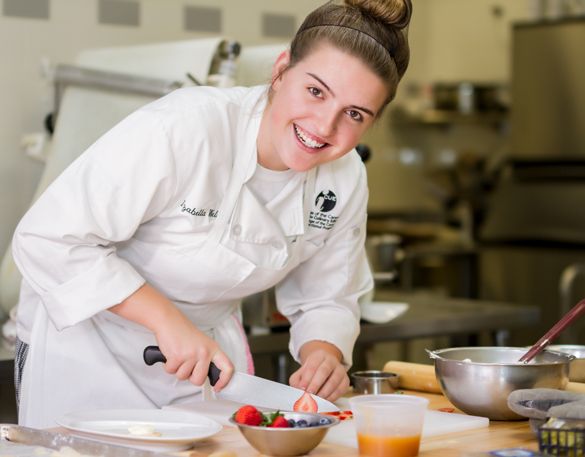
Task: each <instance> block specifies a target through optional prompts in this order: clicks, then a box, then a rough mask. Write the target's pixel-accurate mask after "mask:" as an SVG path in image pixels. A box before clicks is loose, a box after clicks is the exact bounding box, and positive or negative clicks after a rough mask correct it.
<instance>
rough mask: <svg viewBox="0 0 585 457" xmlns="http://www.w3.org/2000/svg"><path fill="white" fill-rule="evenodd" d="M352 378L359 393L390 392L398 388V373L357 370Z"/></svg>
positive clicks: (355, 390)
mask: <svg viewBox="0 0 585 457" xmlns="http://www.w3.org/2000/svg"><path fill="white" fill-rule="evenodd" d="M351 379H352V381H353V391H354V393H358V394H372V395H373V394H390V393H393V392H394V391H395V390H396V389H397V388H398V375H397V374H396V373H388V372H386V371H379V370H371V371H356V372H355V373H352V375H351Z"/></svg>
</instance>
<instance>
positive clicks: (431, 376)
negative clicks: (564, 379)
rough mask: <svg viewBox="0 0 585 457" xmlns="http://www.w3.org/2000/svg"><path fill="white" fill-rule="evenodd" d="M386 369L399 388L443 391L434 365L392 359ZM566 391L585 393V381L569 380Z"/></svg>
mask: <svg viewBox="0 0 585 457" xmlns="http://www.w3.org/2000/svg"><path fill="white" fill-rule="evenodd" d="M384 371H387V372H389V373H396V374H397V375H398V388H399V389H407V390H416V391H419V392H435V393H441V388H440V387H439V383H438V381H437V377H436V376H435V366H434V365H423V364H421V363H409V362H395V361H392V360H391V361H390V362H387V363H386V365H384ZM565 390H566V391H569V392H579V393H585V383H582V382H569V383H567V387H566V388H565Z"/></svg>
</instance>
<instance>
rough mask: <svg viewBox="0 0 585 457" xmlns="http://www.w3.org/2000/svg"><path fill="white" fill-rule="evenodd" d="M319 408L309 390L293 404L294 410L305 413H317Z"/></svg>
mask: <svg viewBox="0 0 585 457" xmlns="http://www.w3.org/2000/svg"><path fill="white" fill-rule="evenodd" d="M317 409H318V407H317V402H316V401H315V400H314V399H313V397H311V394H310V393H309V392H305V393H304V394H303V395H302V396H301V398H299V399H298V400H297V401H296V403H295V405H294V406H293V410H294V411H297V412H303V413H316V412H317Z"/></svg>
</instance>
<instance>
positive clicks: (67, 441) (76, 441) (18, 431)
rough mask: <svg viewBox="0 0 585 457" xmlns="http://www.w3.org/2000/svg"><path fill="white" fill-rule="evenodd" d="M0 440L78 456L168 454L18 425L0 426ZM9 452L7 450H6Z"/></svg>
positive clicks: (152, 456) (162, 456) (161, 456)
mask: <svg viewBox="0 0 585 457" xmlns="http://www.w3.org/2000/svg"><path fill="white" fill-rule="evenodd" d="M0 440H5V441H11V442H13V443H20V444H25V445H27V446H41V447H45V448H48V449H53V450H55V451H59V450H60V449H62V448H64V447H70V448H72V449H74V450H76V451H77V452H79V453H80V454H84V455H93V456H107V457H169V456H168V454H162V453H159V452H151V451H145V450H142V449H134V448H130V447H125V446H117V445H115V444H105V443H99V442H97V441H91V440H86V439H83V438H77V437H75V436H71V435H61V434H59V433H52V432H47V431H44V430H37V429H34V428H28V427H21V426H20V425H12V424H0ZM6 452H9V449H6Z"/></svg>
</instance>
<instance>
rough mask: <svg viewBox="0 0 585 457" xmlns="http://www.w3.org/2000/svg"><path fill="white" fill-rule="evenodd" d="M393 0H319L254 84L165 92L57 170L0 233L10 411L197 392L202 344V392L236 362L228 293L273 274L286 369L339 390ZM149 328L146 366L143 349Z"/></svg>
mask: <svg viewBox="0 0 585 457" xmlns="http://www.w3.org/2000/svg"><path fill="white" fill-rule="evenodd" d="M410 11H411V5H410V1H409V0H345V1H339V2H330V3H328V4H326V5H325V6H323V7H321V8H319V9H317V10H316V11H314V12H313V13H311V14H310V15H309V16H308V17H307V19H306V20H305V22H304V24H303V26H301V28H300V29H299V32H298V33H297V35H296V37H295V39H294V41H293V43H292V44H291V49H290V51H285V52H283V53H282V54H281V55H280V56H279V58H278V60H277V61H276V63H275V65H274V69H273V74H272V84H271V85H270V86H269V87H268V86H266V87H265V86H261V87H253V88H241V87H239V88H234V89H217V88H210V87H197V88H188V89H181V90H177V91H175V92H173V93H171V94H170V95H168V96H166V97H164V98H162V99H160V100H157V101H155V102H153V103H151V104H149V105H147V106H145V107H143V108H141V109H139V110H138V111H137V112H135V113H134V114H132V115H130V116H129V117H127V118H126V119H125V120H123V121H122V122H121V123H120V124H118V125H117V126H115V127H114V128H113V129H112V130H111V131H109V132H108V133H106V134H105V135H104V136H103V137H102V138H100V139H99V140H98V141H97V142H96V143H95V144H94V145H92V146H91V147H90V148H89V149H88V150H87V151H86V152H84V153H83V154H82V155H81V156H80V157H79V158H78V159H77V160H76V161H75V162H74V163H73V164H72V165H71V166H70V167H69V168H67V169H66V170H65V172H64V173H63V174H62V175H61V176H60V177H59V178H57V180H56V181H55V182H54V183H53V184H52V185H51V186H50V187H49V188H48V189H47V190H46V192H45V193H44V194H43V195H42V196H41V197H40V198H39V199H38V201H37V202H36V203H35V204H34V206H33V207H32V208H31V209H30V210H29V212H28V213H27V214H26V215H25V216H24V218H23V219H22V221H21V223H20V224H19V226H18V228H17V230H16V233H15V236H14V242H13V252H14V258H15V261H16V264H17V265H18V267H19V269H20V271H21V272H22V274H23V277H24V279H23V282H22V287H21V294H20V302H19V307H18V324H17V334H18V342H17V349H16V353H15V355H16V357H15V365H16V367H15V378H16V387H17V392H18V400H19V423H20V424H22V425H26V426H30V427H39V428H43V427H51V426H54V425H55V423H54V421H53V419H54V418H55V417H56V416H58V415H59V414H62V413H67V412H72V411H80V410H94V409H113V408H160V407H162V406H164V405H168V404H176V403H182V402H190V401H195V400H197V399H199V398H200V397H201V390H202V388H201V386H202V385H203V384H204V382H205V379H206V375H207V372H208V368H209V364H210V362H214V363H215V365H217V367H218V368H219V369H220V370H221V377H220V380H219V381H218V383H217V384H216V385H215V387H214V389H215V390H216V391H219V390H221V389H222V388H223V387H225V386H226V385H227V383H228V382H229V380H230V377H231V374H232V373H233V370H234V369H236V370H238V371H244V372H248V373H253V364H252V358H251V356H250V351H249V349H248V346H247V343H246V337H245V334H244V331H243V328H242V325H241V314H240V308H239V306H240V301H241V299H242V298H243V297H246V296H248V295H251V294H253V293H257V292H259V291H262V290H265V289H267V288H270V287H272V286H275V287H276V300H277V304H278V309H279V310H280V312H281V313H282V314H283V315H284V316H286V317H287V318H288V320H289V321H290V322H291V330H290V334H291V338H290V351H291V354H292V355H293V357H294V358H295V359H296V360H297V361H299V362H300V364H301V368H300V369H299V370H298V371H297V372H296V373H294V374H293V375H292V377H291V379H290V384H291V385H293V386H295V387H298V388H301V389H305V390H307V391H309V392H311V393H313V394H316V395H319V396H321V397H324V398H327V399H329V400H335V399H336V398H338V397H339V396H340V395H341V394H342V393H343V392H345V390H346V389H347V387H348V385H349V381H348V377H347V374H346V370H347V368H348V367H349V366H350V365H351V354H352V349H353V345H354V343H355V340H356V338H357V335H358V333H359V307H358V298H359V297H360V296H362V295H364V294H366V293H367V292H368V291H369V290H371V288H372V278H371V274H370V272H369V269H368V265H367V261H366V257H365V251H364V239H365V235H366V206H367V198H368V190H367V183H366V172H365V167H364V166H363V164H362V163H361V160H360V158H359V156H358V154H357V153H356V152H355V150H354V147H355V146H356V145H357V144H358V142H359V141H360V139H361V138H362V136H363V134H364V133H365V132H366V130H367V129H368V128H369V127H370V126H371V125H372V124H373V123H374V121H375V120H376V118H377V117H379V115H380V113H381V112H382V110H383V108H384V107H385V106H386V105H387V104H388V103H389V102H390V101H391V100H392V99H393V98H394V95H395V92H396V86H397V84H398V81H399V80H400V78H401V77H402V75H403V74H404V72H405V71H406V67H407V65H408V44H407V40H406V33H405V30H406V26H407V25H408V22H409V19H410ZM150 345H158V346H159V347H160V349H161V351H162V353H163V354H164V355H165V357H166V359H167V362H166V363H165V364H164V365H163V366H161V365H155V366H152V367H149V366H146V365H145V364H144V362H143V360H142V352H143V350H144V348H145V347H146V346H150Z"/></svg>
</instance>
